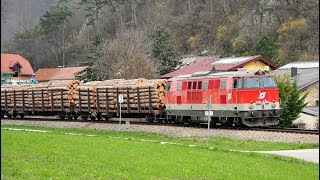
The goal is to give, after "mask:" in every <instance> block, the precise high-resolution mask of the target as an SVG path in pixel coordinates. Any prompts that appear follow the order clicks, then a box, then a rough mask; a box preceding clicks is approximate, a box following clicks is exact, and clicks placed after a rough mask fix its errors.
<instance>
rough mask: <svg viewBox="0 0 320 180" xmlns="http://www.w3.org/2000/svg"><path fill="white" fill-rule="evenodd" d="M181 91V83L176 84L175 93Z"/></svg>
mask: <svg viewBox="0 0 320 180" xmlns="http://www.w3.org/2000/svg"><path fill="white" fill-rule="evenodd" d="M181 89H182V82H178V84H177V91H181Z"/></svg>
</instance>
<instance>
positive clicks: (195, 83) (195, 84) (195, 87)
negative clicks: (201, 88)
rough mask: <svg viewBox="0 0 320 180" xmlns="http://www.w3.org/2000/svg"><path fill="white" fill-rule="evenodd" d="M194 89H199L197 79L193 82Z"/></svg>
mask: <svg viewBox="0 0 320 180" xmlns="http://www.w3.org/2000/svg"><path fill="white" fill-rule="evenodd" d="M192 89H197V81H195V82H193V85H192Z"/></svg>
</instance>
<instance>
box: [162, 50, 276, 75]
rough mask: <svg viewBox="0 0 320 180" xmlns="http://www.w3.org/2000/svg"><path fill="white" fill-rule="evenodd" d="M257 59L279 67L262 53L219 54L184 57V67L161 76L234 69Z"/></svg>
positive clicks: (273, 66)
mask: <svg viewBox="0 0 320 180" xmlns="http://www.w3.org/2000/svg"><path fill="white" fill-rule="evenodd" d="M256 60H260V61H262V62H264V63H266V64H267V65H269V66H270V67H272V68H274V69H276V68H278V67H279V66H278V65H277V64H275V63H273V62H271V61H270V60H268V59H267V58H265V57H263V56H260V55H257V56H247V57H228V58H220V57H219V56H211V57H195V58H185V59H182V60H181V61H180V62H182V63H181V64H182V65H181V66H182V67H180V68H179V69H178V70H176V71H173V72H171V73H168V74H165V75H163V76H161V78H171V77H175V76H179V75H185V74H194V73H196V72H199V71H211V70H212V68H213V67H214V68H215V70H217V71H234V70H237V69H238V68H241V67H243V66H244V65H245V64H247V63H249V62H251V61H256Z"/></svg>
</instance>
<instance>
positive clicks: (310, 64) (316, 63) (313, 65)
mask: <svg viewBox="0 0 320 180" xmlns="http://www.w3.org/2000/svg"><path fill="white" fill-rule="evenodd" d="M291 67H296V68H298V69H310V68H319V61H306V62H304V61H302V62H299V61H298V62H291V63H289V64H286V65H284V66H282V67H279V69H290V68H291Z"/></svg>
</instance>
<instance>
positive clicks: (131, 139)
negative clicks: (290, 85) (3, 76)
mask: <svg viewBox="0 0 320 180" xmlns="http://www.w3.org/2000/svg"><path fill="white" fill-rule="evenodd" d="M1 128H2V130H1V167H2V168H1V178H2V179H49V178H53V179H110V178H112V179H159V178H160V179H190V178H192V179H212V178H214V179H217V178H218V179H221V178H223V179H248V178H249V179H318V176H319V172H318V168H319V165H318V164H315V163H308V162H304V161H299V160H296V159H293V158H287V157H280V156H275V155H265V154H257V153H244V152H234V151H230V150H235V149H238V150H276V149H298V148H314V147H318V144H292V143H272V142H257V141H252V140H234V139H230V138H211V139H210V141H209V146H210V147H213V148H212V149H210V148H208V147H207V144H206V140H205V138H196V137H195V138H177V137H171V136H165V135H159V134H153V133H140V132H116V131H100V130H99V131H98V130H88V129H62V128H45V127H32V126H12V125H10V126H9V125H5V126H1ZM4 128H17V129H36V130H46V131H50V132H28V131H13V130H7V129H4ZM160 142H172V143H176V144H164V143H160ZM190 145H195V146H191V147H190Z"/></svg>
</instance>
